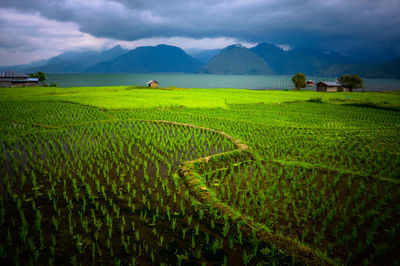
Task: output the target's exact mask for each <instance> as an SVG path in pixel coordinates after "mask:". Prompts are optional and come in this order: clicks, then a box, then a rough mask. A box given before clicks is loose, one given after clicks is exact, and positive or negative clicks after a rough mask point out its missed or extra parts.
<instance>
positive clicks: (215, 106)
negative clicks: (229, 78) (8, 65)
mask: <svg viewBox="0 0 400 266" xmlns="http://www.w3.org/2000/svg"><path fill="white" fill-rule="evenodd" d="M399 110H400V94H399V93H398V92H392V93H372V92H366V93H329V94H326V93H317V92H293V91H261V92H260V91H249V90H229V89H223V90H222V89H221V90H220V89H214V90H209V89H208V90H202V89H187V90H186V89H177V88H164V89H159V90H150V89H144V88H138V87H122V86H121V87H107V88H0V145H1V146H0V178H1V180H0V181H1V182H0V238H1V239H2V241H1V242H0V262H1V265H10V264H11V265H30V264H33V265H63V264H72V265H85V264H99V265H287V264H291V265H304V264H308V265H342V264H350V265H399V263H400V112H399Z"/></svg>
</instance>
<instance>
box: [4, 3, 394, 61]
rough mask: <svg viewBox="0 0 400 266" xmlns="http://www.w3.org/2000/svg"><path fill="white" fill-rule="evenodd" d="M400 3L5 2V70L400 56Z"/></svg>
mask: <svg viewBox="0 0 400 266" xmlns="http://www.w3.org/2000/svg"><path fill="white" fill-rule="evenodd" d="M399 14H400V0H219V1H217V0H90V1H89V0H87V1H83V0H0V36H1V38H0V65H12V64H22V63H28V62H30V61H32V60H37V59H43V58H48V57H51V56H54V55H57V54H60V53H62V52H64V51H70V50H85V49H97V50H100V49H104V48H111V47H112V46H114V45H116V44H121V45H122V46H123V47H126V48H135V47H137V46H143V45H157V44H160V43H165V44H171V45H176V46H179V47H181V48H183V49H189V48H206V49H213V48H223V47H225V46H227V45H230V44H234V43H241V44H243V45H245V46H248V47H249V46H252V45H255V44H256V43H260V42H271V43H275V44H278V45H283V46H284V47H291V48H293V47H298V46H303V47H309V48H318V49H322V50H333V51H337V52H340V53H342V54H344V55H347V56H358V57H360V56H365V57H368V56H376V55H380V54H382V55H383V54H385V55H389V56H391V57H395V56H400V26H399V25H400V15H399Z"/></svg>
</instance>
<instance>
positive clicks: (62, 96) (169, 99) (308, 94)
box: [0, 86, 400, 109]
mask: <svg viewBox="0 0 400 266" xmlns="http://www.w3.org/2000/svg"><path fill="white" fill-rule="evenodd" d="M0 99H2V100H7V99H25V100H27V99H28V100H45V101H68V102H74V103H80V104H84V105H90V106H96V107H99V108H106V109H133V108H159V107H161V108H164V107H165V108H170V107H179V106H184V107H189V108H216V107H221V108H227V104H245V103H265V104H267V103H283V102H293V101H307V100H310V99H311V100H312V99H321V100H322V101H326V102H333V103H340V104H344V103H347V104H363V103H364V104H365V103H369V104H372V105H377V106H392V107H395V108H399V107H400V93H398V92H393V93H377V92H364V93H362V92H353V93H343V92H340V93H321V92H315V91H299V92H295V91H252V90H238V89H176V88H173V89H169V88H164V89H156V90H154V89H148V88H146V87H127V86H115V87H78V88H53V87H51V88H50V87H47V88H46V87H31V88H0Z"/></svg>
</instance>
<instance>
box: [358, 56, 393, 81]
mask: <svg viewBox="0 0 400 266" xmlns="http://www.w3.org/2000/svg"><path fill="white" fill-rule="evenodd" d="M362 76H363V77H366V78H384V79H400V58H396V59H394V60H392V61H389V62H386V63H384V64H382V65H378V66H376V67H374V68H372V69H370V70H368V71H365V72H364V73H362Z"/></svg>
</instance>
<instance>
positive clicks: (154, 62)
mask: <svg viewBox="0 0 400 266" xmlns="http://www.w3.org/2000/svg"><path fill="white" fill-rule="evenodd" d="M200 67H201V63H200V62H199V61H198V60H196V59H194V58H193V57H191V56H189V55H188V54H186V53H185V52H184V51H183V50H182V49H181V48H178V47H175V46H169V45H163V44H162V45H157V46H155V47H154V46H146V47H138V48H136V49H134V50H130V51H129V52H127V53H125V54H123V55H121V56H119V57H117V58H115V59H113V60H110V61H106V62H101V63H98V64H96V65H94V66H92V67H89V68H88V69H87V70H86V72H92V73H151V72H176V73H177V72H189V73H190V72H191V73H193V72H197V71H198V70H199V69H200Z"/></svg>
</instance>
